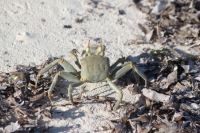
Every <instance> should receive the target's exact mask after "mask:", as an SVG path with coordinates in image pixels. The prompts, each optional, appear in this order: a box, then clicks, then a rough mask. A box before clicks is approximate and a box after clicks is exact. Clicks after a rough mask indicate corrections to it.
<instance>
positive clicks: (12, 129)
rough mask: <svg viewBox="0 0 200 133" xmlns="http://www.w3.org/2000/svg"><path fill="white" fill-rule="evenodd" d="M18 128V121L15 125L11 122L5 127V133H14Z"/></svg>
mask: <svg viewBox="0 0 200 133" xmlns="http://www.w3.org/2000/svg"><path fill="white" fill-rule="evenodd" d="M19 128H20V125H19V123H18V121H16V122H15V123H13V122H11V124H10V125H8V126H6V127H5V129H4V130H5V132H7V133H11V132H15V131H17V130H18V129H19Z"/></svg>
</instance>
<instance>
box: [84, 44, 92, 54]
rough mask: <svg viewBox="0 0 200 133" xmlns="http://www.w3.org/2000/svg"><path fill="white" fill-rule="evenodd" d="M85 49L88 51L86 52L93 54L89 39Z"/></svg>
mask: <svg viewBox="0 0 200 133" xmlns="http://www.w3.org/2000/svg"><path fill="white" fill-rule="evenodd" d="M85 51H86V54H87V55H91V52H90V40H88V45H87V47H86V50H85Z"/></svg>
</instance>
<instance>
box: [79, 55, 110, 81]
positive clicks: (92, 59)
mask: <svg viewBox="0 0 200 133" xmlns="http://www.w3.org/2000/svg"><path fill="white" fill-rule="evenodd" d="M80 63H81V77H82V78H84V79H87V81H88V82H101V81H103V80H105V79H106V78H107V77H108V74H109V67H110V63H109V59H108V58H107V57H104V56H101V55H95V54H93V55H90V56H86V57H85V58H83V59H81V60H80Z"/></svg>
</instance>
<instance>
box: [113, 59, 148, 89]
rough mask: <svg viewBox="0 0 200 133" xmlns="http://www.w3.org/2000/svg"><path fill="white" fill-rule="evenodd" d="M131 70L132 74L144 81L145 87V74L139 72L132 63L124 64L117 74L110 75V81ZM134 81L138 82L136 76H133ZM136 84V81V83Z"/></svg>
mask: <svg viewBox="0 0 200 133" xmlns="http://www.w3.org/2000/svg"><path fill="white" fill-rule="evenodd" d="M131 69H132V70H133V71H134V72H136V73H137V74H138V75H139V76H140V77H142V78H143V79H144V81H145V87H146V86H147V77H146V76H145V74H144V73H143V72H141V71H140V70H139V69H138V68H137V67H136V66H135V65H134V64H133V63H132V62H130V61H129V62H126V63H124V64H123V65H122V68H121V69H119V70H118V71H117V72H115V73H113V74H112V79H113V80H114V79H118V78H120V77H121V76H123V75H124V74H125V73H127V72H128V71H129V70H131ZM134 76H135V78H136V80H139V77H138V76H136V74H134ZM137 82H138V81H137Z"/></svg>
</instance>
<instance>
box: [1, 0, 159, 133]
mask: <svg viewBox="0 0 200 133" xmlns="http://www.w3.org/2000/svg"><path fill="white" fill-rule="evenodd" d="M0 9H1V10H0V20H1V21H0V46H1V48H0V57H1V59H0V64H1V67H0V71H3V72H9V71H14V70H15V67H16V65H18V64H23V65H28V64H29V63H30V62H34V63H36V64H41V63H42V62H43V61H45V60H47V59H48V58H49V57H64V58H65V59H66V60H68V61H69V62H71V63H72V64H74V63H73V62H72V61H71V60H70V58H68V55H67V52H68V51H70V50H72V49H74V48H76V49H77V50H78V51H79V52H80V53H81V51H82V50H84V48H85V46H86V45H87V41H88V40H89V39H90V40H91V44H97V43H98V42H99V40H100V38H101V39H102V40H103V44H104V45H106V48H107V49H106V56H107V57H109V58H110V61H111V64H112V63H113V62H115V61H116V60H117V59H118V58H119V57H121V55H123V56H125V57H127V56H132V57H135V58H133V59H134V61H136V62H137V61H138V58H136V57H139V55H141V54H142V53H144V49H145V48H155V47H156V48H158V47H159V46H157V45H150V44H140V45H137V44H133V45H129V46H125V45H124V44H125V43H127V42H129V41H130V40H132V39H134V38H135V37H136V35H140V34H141V35H142V34H143V33H142V32H141V31H140V30H139V28H138V26H137V24H138V23H139V22H140V23H143V22H144V20H145V14H142V13H141V12H139V11H138V10H137V9H135V7H134V6H133V3H132V1H131V0H124V1H121V0H114V1H112V2H111V1H110V0H99V1H97V0H59V1H56V2H55V1H54V0H28V1H25V0H18V1H13V0H1V1H0ZM78 19H79V20H80V21H81V22H80V23H77V20H78ZM64 25H65V26H66V27H71V28H64ZM63 88H64V90H62V91H63V92H66V88H67V87H63ZM80 88H81V87H78V88H77V89H76V90H75V91H74V94H78V92H80ZM59 91H60V90H59ZM123 93H124V98H123V101H125V102H132V103H134V102H136V101H137V100H138V97H139V96H138V95H131V94H130V93H129V92H128V90H127V89H123ZM58 94H59V93H57V94H54V96H53V100H54V101H56V102H57V103H59V102H65V101H64V100H62V99H61V98H56V97H57V96H58ZM83 95H85V96H95V95H100V96H109V97H115V98H117V97H118V95H117V93H115V92H114V91H113V90H111V88H110V87H109V86H108V85H105V83H95V84H87V87H86V91H85V92H84V94H83ZM105 107H106V104H103V103H95V102H85V103H82V104H80V105H78V106H77V107H74V106H71V105H70V106H65V107H63V106H55V107H54V109H53V110H54V111H53V118H52V119H51V120H48V119H46V118H42V119H43V120H42V121H43V122H45V124H46V127H49V132H54V133H55V132H80V133H85V132H95V131H97V130H98V131H101V130H102V127H103V126H106V127H108V126H112V124H110V123H109V120H110V119H117V116H119V114H118V111H116V112H114V111H113V112H112V111H110V112H109V111H106V110H105V109H104V108H105ZM40 119H41V118H40ZM102 132H103V131H102ZM105 132H110V131H105Z"/></svg>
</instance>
